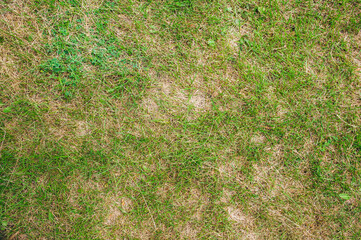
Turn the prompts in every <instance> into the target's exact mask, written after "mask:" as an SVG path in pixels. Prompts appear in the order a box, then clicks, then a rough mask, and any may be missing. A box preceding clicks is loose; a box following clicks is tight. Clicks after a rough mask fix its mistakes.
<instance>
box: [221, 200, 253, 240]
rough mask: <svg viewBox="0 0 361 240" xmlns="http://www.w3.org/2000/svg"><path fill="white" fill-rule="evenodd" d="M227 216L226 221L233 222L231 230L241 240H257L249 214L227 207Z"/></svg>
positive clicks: (234, 207)
mask: <svg viewBox="0 0 361 240" xmlns="http://www.w3.org/2000/svg"><path fill="white" fill-rule="evenodd" d="M225 211H226V212H227V214H228V220H230V221H231V222H233V224H232V225H233V229H234V231H235V232H237V233H238V235H239V236H241V237H242V239H259V238H258V234H256V233H255V232H254V229H255V228H256V225H255V220H254V218H253V217H252V216H250V215H249V214H246V213H244V212H243V211H242V210H241V209H240V208H237V207H236V206H228V207H226V208H225Z"/></svg>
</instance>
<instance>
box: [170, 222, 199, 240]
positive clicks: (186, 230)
mask: <svg viewBox="0 0 361 240" xmlns="http://www.w3.org/2000/svg"><path fill="white" fill-rule="evenodd" d="M176 231H177V232H179V234H180V238H181V239H196V238H197V234H198V233H199V230H198V229H197V228H195V227H193V226H192V224H191V223H185V224H184V225H181V226H178V227H177V228H176Z"/></svg>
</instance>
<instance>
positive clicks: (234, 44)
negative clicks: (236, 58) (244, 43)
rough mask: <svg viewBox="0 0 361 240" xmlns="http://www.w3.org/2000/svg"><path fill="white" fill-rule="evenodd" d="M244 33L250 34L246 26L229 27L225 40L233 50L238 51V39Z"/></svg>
mask: <svg viewBox="0 0 361 240" xmlns="http://www.w3.org/2000/svg"><path fill="white" fill-rule="evenodd" d="M245 35H250V31H249V30H248V29H247V28H246V26H243V27H240V28H235V27H233V28H230V29H229V31H228V33H227V42H228V45H229V46H230V47H231V48H232V50H233V51H235V52H238V51H239V50H238V49H239V40H240V39H241V37H242V36H245Z"/></svg>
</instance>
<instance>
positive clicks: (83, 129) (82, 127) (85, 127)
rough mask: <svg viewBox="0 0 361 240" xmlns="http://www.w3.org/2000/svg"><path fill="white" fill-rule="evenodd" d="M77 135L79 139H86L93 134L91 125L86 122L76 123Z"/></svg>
mask: <svg viewBox="0 0 361 240" xmlns="http://www.w3.org/2000/svg"><path fill="white" fill-rule="evenodd" d="M76 127H77V128H76V134H77V136H79V137H84V136H86V135H89V134H90V133H91V131H90V128H89V124H88V123H87V122H84V121H76Z"/></svg>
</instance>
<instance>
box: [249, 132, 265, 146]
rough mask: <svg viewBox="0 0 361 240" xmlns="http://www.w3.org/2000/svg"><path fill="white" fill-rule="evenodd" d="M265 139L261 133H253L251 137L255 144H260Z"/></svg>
mask: <svg viewBox="0 0 361 240" xmlns="http://www.w3.org/2000/svg"><path fill="white" fill-rule="evenodd" d="M265 141H266V138H265V137H264V136H263V135H259V134H257V135H254V136H252V138H251V143H255V144H261V143H264V142H265Z"/></svg>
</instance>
